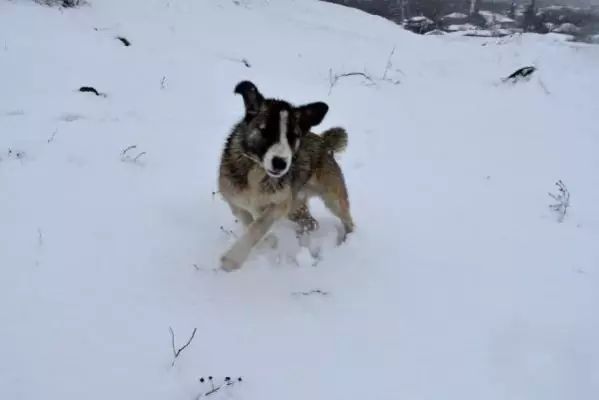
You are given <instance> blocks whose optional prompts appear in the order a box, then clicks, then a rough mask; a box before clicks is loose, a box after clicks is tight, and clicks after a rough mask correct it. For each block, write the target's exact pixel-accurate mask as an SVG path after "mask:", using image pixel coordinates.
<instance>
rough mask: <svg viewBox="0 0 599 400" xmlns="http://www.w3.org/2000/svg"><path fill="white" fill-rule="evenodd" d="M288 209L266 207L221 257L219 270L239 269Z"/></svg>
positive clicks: (283, 205) (285, 207) (285, 206)
mask: <svg viewBox="0 0 599 400" xmlns="http://www.w3.org/2000/svg"><path fill="white" fill-rule="evenodd" d="M288 209H289V206H288V205H287V204H277V205H275V204H272V205H270V206H268V207H266V208H265V209H264V211H263V212H262V214H261V215H260V216H259V217H258V218H256V219H255V220H254V221H253V222H252V223H251V224H250V225H249V226H248V229H247V231H246V232H245V233H244V234H243V236H241V237H240V238H239V239H237V241H236V242H235V244H233V247H231V248H230V249H229V251H227V252H226V253H225V254H224V255H223V256H222V257H221V259H220V261H221V268H222V269H224V270H226V271H232V270H235V269H239V268H241V265H242V264H243V263H244V262H245V260H246V259H247V257H248V255H249V254H250V252H251V251H252V249H253V248H254V246H255V245H256V244H257V243H258V242H259V241H260V240H261V239H262V238H263V237H264V236H265V235H266V233H267V232H268V231H269V229H270V228H271V227H272V225H273V224H274V223H275V221H277V220H278V219H279V218H281V217H283V216H284V215H285V214H286V213H287V212H288Z"/></svg>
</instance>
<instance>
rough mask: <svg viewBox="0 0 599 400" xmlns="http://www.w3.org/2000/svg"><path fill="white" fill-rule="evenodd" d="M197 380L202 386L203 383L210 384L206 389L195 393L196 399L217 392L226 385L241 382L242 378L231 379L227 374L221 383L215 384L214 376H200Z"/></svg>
mask: <svg viewBox="0 0 599 400" xmlns="http://www.w3.org/2000/svg"><path fill="white" fill-rule="evenodd" d="M198 381H199V382H200V384H202V385H203V386H204V385H210V386H209V389H208V390H206V389H204V390H202V392H201V393H200V394H198V395H197V397H196V400H197V399H200V398H202V397H207V396H210V395H212V394H214V393H216V392H218V391H219V390H221V389H222V388H226V387H229V386H233V385H238V384H240V383H241V382H243V378H242V377H238V378H237V379H232V378H231V377H230V376H227V377H225V379H223V382H222V383H221V384H217V385H215V384H214V378H213V377H211V376H209V377H208V379H206V378H204V377H201V378H199V379H198Z"/></svg>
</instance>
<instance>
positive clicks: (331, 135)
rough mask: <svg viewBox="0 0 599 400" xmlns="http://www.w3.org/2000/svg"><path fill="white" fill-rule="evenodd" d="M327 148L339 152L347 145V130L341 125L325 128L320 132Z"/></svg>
mask: <svg viewBox="0 0 599 400" xmlns="http://www.w3.org/2000/svg"><path fill="white" fill-rule="evenodd" d="M322 140H324V145H325V147H326V148H327V149H329V150H331V151H332V152H333V153H341V152H342V151H343V150H345V149H346V147H347V131H346V130H345V129H343V128H341V127H335V128H331V129H327V130H326V131H324V132H323V134H322Z"/></svg>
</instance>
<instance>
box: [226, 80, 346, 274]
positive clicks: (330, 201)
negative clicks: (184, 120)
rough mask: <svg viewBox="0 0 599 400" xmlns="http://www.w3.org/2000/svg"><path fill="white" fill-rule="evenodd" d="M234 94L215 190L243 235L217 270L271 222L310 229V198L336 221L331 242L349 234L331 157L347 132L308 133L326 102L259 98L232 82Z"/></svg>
mask: <svg viewBox="0 0 599 400" xmlns="http://www.w3.org/2000/svg"><path fill="white" fill-rule="evenodd" d="M234 94H239V95H241V97H242V98H243V102H244V106H245V115H244V116H243V118H241V119H240V120H239V121H238V122H237V123H236V124H235V125H234V126H233V128H232V130H231V132H230V133H229V136H228V138H227V140H226V142H225V145H224V148H223V151H222V154H221V159H220V167H219V175H218V189H219V192H220V195H221V196H222V198H223V199H224V200H225V201H226V202H227V203H228V205H229V207H230V208H231V211H232V213H233V215H234V216H235V217H236V219H237V220H238V221H240V222H241V223H242V224H243V226H244V229H245V232H244V234H243V235H242V236H241V237H240V238H238V239H237V241H236V242H235V243H234V244H233V246H232V247H231V248H230V249H229V250H228V251H227V252H226V253H224V254H223V255H222V257H221V259H220V263H221V265H220V266H221V268H222V269H224V270H226V271H232V270H236V269H239V268H240V267H241V266H242V264H243V263H244V262H245V260H246V259H247V257H248V255H249V253H250V252H251V250H252V249H253V248H254V246H255V245H256V244H257V243H258V242H259V241H260V240H262V239H263V238H264V237H265V236H266V234H267V233H268V231H269V230H270V228H271V227H272V225H273V224H274V223H275V222H276V221H277V220H280V219H283V218H287V219H289V220H291V221H292V222H294V223H296V225H297V233H298V235H299V234H307V233H310V232H312V231H314V230H315V229H317V228H318V222H317V221H316V220H315V219H314V217H313V216H312V215H311V214H310V210H309V208H308V200H309V199H310V198H312V197H314V196H318V197H320V198H321V199H322V200H323V202H324V204H325V206H326V207H327V208H328V209H329V210H330V211H331V212H332V213H333V214H334V215H335V216H336V217H338V218H339V219H340V220H341V222H342V225H343V230H342V232H340V233H339V237H338V244H341V243H343V242H345V240H346V238H347V235H348V234H350V233H352V232H353V231H354V222H353V219H352V216H351V213H350V204H349V197H348V190H347V187H346V184H345V179H344V176H343V173H342V171H341V168H340V167H339V164H338V163H337V161H336V160H335V158H334V154H335V153H340V152H342V151H344V150H345V148H346V147H347V142H348V140H347V132H346V131H345V129H343V128H340V127H335V128H331V129H329V130H327V131H325V132H324V133H323V134H322V135H317V134H315V133H312V132H310V129H311V128H313V127H315V126H317V125H319V124H320V123H321V122H322V120H323V119H324V117H325V115H326V114H327V112H328V111H329V106H328V105H327V104H326V103H324V102H312V103H307V104H304V105H301V106H295V105H293V104H291V103H289V102H287V101H285V100H281V99H278V98H265V97H264V96H263V95H262V93H260V91H259V90H258V88H257V87H256V85H255V84H254V83H252V82H250V81H247V80H246V81H241V82H239V83H238V84H237V85H236V86H235V90H234ZM272 239H274V240H275V241H276V238H274V237H272ZM273 247H274V245H273Z"/></svg>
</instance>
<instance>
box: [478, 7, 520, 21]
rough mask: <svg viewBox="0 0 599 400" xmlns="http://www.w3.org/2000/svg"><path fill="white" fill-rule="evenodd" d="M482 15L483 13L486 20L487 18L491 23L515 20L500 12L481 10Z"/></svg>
mask: <svg viewBox="0 0 599 400" xmlns="http://www.w3.org/2000/svg"><path fill="white" fill-rule="evenodd" d="M479 14H480V15H482V16H483V17H484V18H485V19H486V20H487V24H491V23H500V24H501V23H512V22H514V20H513V19H511V18H509V17H506V16H505V15H502V14H500V13H494V12H492V11H485V10H483V11H480V12H479Z"/></svg>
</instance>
